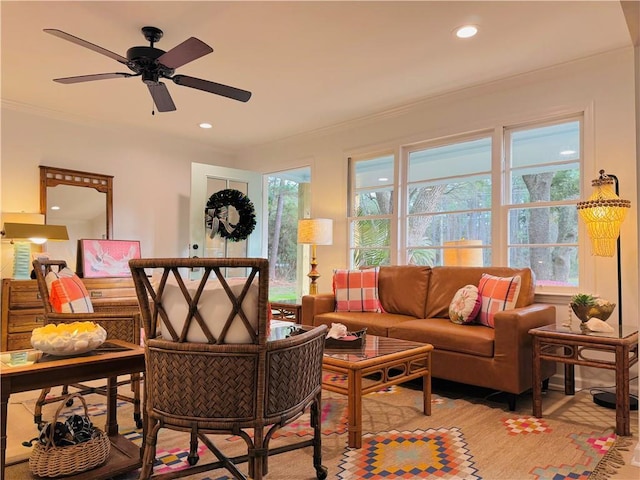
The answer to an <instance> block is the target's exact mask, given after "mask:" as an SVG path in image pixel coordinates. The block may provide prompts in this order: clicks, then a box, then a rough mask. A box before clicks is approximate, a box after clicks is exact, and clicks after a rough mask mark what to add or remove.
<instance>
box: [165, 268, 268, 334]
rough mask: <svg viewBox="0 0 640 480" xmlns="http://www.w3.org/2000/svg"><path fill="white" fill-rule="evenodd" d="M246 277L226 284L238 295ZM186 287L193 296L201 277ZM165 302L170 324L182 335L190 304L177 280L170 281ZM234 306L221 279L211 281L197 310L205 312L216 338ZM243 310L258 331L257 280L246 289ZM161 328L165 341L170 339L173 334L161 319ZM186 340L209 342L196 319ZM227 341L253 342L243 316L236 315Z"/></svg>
mask: <svg viewBox="0 0 640 480" xmlns="http://www.w3.org/2000/svg"><path fill="white" fill-rule="evenodd" d="M245 282H246V279H244V278H228V279H227V283H228V284H229V287H230V289H231V291H232V292H233V294H234V295H236V296H238V295H240V293H241V292H242V290H243V288H244V285H245ZM184 283H185V287H186V288H187V290H188V292H189V295H190V297H191V298H193V296H194V295H195V293H196V291H197V289H198V286H199V285H200V280H186V281H185V282H184ZM162 305H163V307H164V309H165V311H166V312H167V315H168V317H169V319H170V321H171V325H172V326H173V328H174V329H175V330H176V332H177V334H178V335H180V333H181V331H182V329H183V328H184V324H185V320H186V318H187V315H188V312H189V304H188V303H187V300H186V299H185V297H184V295H183V294H182V291H181V290H180V287H179V285H178V284H177V282H175V281H173V280H169V281H167V283H166V285H165V288H164V292H163V294H162ZM232 308H233V306H232V304H231V300H230V299H229V296H228V295H227V292H225V290H224V288H223V287H222V284H221V283H220V281H218V280H209V281H208V282H207V283H206V285H205V288H204V290H203V291H202V294H201V296H200V300H199V301H198V311H199V312H200V314H201V315H202V318H203V320H204V322H205V324H206V325H207V328H208V329H209V330H210V331H211V333H212V335H213V336H214V337H216V338H218V337H219V335H220V333H221V332H222V327H223V326H224V324H225V323H226V321H227V317H228V316H229V314H230V313H231V309H232ZM242 310H243V312H244V313H245V314H246V316H247V319H248V320H249V324H250V325H251V326H252V327H253V329H254V331H257V325H258V285H257V284H256V283H255V282H254V283H253V284H252V285H251V287H249V291H248V292H247V294H246V296H245V298H244V300H243V302H242ZM160 331H161V333H162V338H164V339H165V340H171V338H172V337H171V333H170V331H169V329H168V328H167V327H166V325H165V323H164V321H163V322H161V327H160ZM186 340H187V342H197V343H207V341H208V340H207V337H206V335H205V334H204V331H203V330H202V328H200V325H198V322H197V321H196V320H195V319H193V320H191V323H190V324H189V330H188V332H187V337H186ZM224 341H225V343H251V342H252V339H251V335H250V333H249V332H248V331H247V328H246V327H245V326H244V323H243V322H242V319H241V318H240V316H239V315H237V314H236V316H235V317H234V320H233V322H232V324H231V326H230V327H229V330H228V331H227V333H226V336H225V339H224Z"/></svg>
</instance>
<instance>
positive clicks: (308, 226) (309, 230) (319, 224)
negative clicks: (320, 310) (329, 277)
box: [298, 218, 333, 295]
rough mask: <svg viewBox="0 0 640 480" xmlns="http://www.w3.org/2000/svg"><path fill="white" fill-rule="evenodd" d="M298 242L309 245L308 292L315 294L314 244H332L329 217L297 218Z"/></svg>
mask: <svg viewBox="0 0 640 480" xmlns="http://www.w3.org/2000/svg"><path fill="white" fill-rule="evenodd" d="M298 243H301V244H307V245H311V271H310V272H309V274H308V275H307V276H308V277H309V278H310V279H311V284H310V285H309V293H310V294H311V295H316V294H317V293H318V285H317V283H316V281H317V280H318V277H320V274H319V273H318V269H317V267H318V262H317V261H316V245H332V244H333V220H331V219H330V218H302V219H300V220H298Z"/></svg>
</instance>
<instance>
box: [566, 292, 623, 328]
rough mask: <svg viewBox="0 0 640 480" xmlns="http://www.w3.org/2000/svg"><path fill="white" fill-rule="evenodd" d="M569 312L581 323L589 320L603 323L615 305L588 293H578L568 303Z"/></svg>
mask: <svg viewBox="0 0 640 480" xmlns="http://www.w3.org/2000/svg"><path fill="white" fill-rule="evenodd" d="M569 305H570V306H571V310H573V313H575V314H576V317H578V318H579V319H580V320H581V321H582V322H588V321H589V319H590V318H599V319H600V320H602V321H605V320H606V319H607V318H609V316H610V315H611V313H613V309H614V308H615V307H616V304H615V303H611V302H609V301H607V300H604V299H601V298H598V297H595V296H593V295H591V294H588V293H578V294H576V295H574V296H573V297H571V302H570V303H569Z"/></svg>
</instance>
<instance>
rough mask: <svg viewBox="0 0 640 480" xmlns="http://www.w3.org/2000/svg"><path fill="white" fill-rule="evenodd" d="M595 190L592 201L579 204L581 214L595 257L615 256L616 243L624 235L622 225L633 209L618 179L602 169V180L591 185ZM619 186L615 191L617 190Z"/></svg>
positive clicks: (599, 179)
mask: <svg viewBox="0 0 640 480" xmlns="http://www.w3.org/2000/svg"><path fill="white" fill-rule="evenodd" d="M591 186H593V187H594V188H595V190H594V192H593V193H592V194H591V196H590V197H589V199H588V200H585V201H582V202H578V213H579V214H580V217H581V218H582V219H583V220H584V222H585V224H586V225H587V232H588V233H589V238H590V239H591V254H592V255H596V256H599V257H613V255H614V254H615V253H616V251H617V250H618V249H619V245H618V249H617V248H616V240H618V238H619V236H620V225H621V224H622V222H623V220H624V219H625V217H626V216H627V211H628V210H629V208H631V202H630V201H629V200H623V199H621V198H620V197H619V196H618V178H617V177H616V176H615V175H607V174H605V173H604V170H600V177H598V178H596V179H595V180H593V181H592V182H591ZM614 186H615V190H614Z"/></svg>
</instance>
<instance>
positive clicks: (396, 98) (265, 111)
mask: <svg viewBox="0 0 640 480" xmlns="http://www.w3.org/2000/svg"><path fill="white" fill-rule="evenodd" d="M0 8H1V10H0V15H1V18H2V38H1V39H2V43H1V44H0V49H1V50H0V53H1V59H2V71H1V72H2V101H3V103H4V104H5V105H8V106H11V107H15V108H28V109H34V108H36V109H37V110H40V109H41V110H42V111H43V113H44V114H49V113H50V114H52V115H56V116H57V115H63V116H64V117H65V118H66V117H68V118H71V119H76V120H78V121H96V122H103V123H116V124H127V125H130V126H135V127H139V128H149V129H153V130H156V131H160V132H164V133H165V134H171V135H181V136H186V137H189V138H192V139H194V140H197V141H202V142H207V143H209V144H211V145H213V146H216V147H217V148H221V149H225V150H230V151H232V150H235V149H241V148H243V147H247V146H250V145H256V144H261V143H265V142H269V141H273V140H277V139H281V138H286V137H289V136H292V135H296V134H298V133H302V132H308V131H312V130H315V129H319V128H323V127H326V126H330V125H334V124H337V123H340V122H344V121H348V120H352V119H356V118H360V117H364V116H367V115H371V114H375V113H378V112H381V111H384V110H387V109H390V108H393V107H396V106H399V105H404V104H408V103H411V102H414V101H417V100H419V99H422V98H425V97H429V96H433V95H437V94H441V93H444V92H448V91H452V90H457V89H461V88H464V87H466V86H470V85H475V84H480V83H485V82H488V81H491V80H494V79H498V78H504V77H509V76H513V75H517V74H519V73H522V72H527V71H531V70H536V69H540V68H544V67H548V66H551V65H556V64H559V63H563V62H567V61H571V60H573V59H578V58H582V57H587V56H590V55H594V54H598V53H601V52H606V51H609V50H612V49H617V48H621V47H624V46H629V45H631V44H632V43H631V39H630V36H629V32H628V29H627V26H626V23H625V18H624V15H623V12H622V8H621V7H620V4H619V2H617V1H602V2H597V1H568V2H540V1H529V2H525V1H517V2H502V1H498V2H484V1H470V2H464V1H448V2H429V1H413V2H400V1H389V2H377V1H373V2H371V1H369V2H337V1H333V2H331V1H326V2H303V1H298V2H268V1H267V2H243V1H236V2H215V1H196V2H186V1H183V2H167V1H142V2H123V1H106V2H94V1H87V2H81V1H73V2H57V1H47V2H31V1H15V2H9V1H4V0H3V1H2V3H1V7H0ZM464 23H475V24H477V25H478V26H479V28H480V32H479V34H478V35H477V36H476V37H475V38H473V39H469V40H460V39H457V38H455V36H454V35H453V34H452V31H453V30H454V28H455V27H456V26H459V25H461V24H464ZM145 25H151V26H155V27H158V28H161V29H162V30H164V37H163V38H162V39H161V40H160V42H158V43H157V44H156V45H155V46H156V47H157V48H161V49H163V50H170V49H171V48H173V47H174V46H176V45H178V44H179V43H181V42H182V41H184V40H186V39H187V38H188V37H191V36H194V37H197V38H199V39H200V40H202V41H204V42H205V43H207V44H209V45H210V46H212V47H213V49H214V52H213V53H211V54H209V55H206V56H204V57H202V58H200V59H198V60H195V61H193V62H192V63H189V64H187V65H184V66H182V67H180V68H178V69H177V70H176V73H179V74H183V75H190V76H194V77H198V78H203V79H206V80H212V81H215V82H218V83H223V84H227V85H232V86H236V87H239V88H242V89H246V90H250V91H251V92H253V96H252V98H251V99H250V100H249V102H248V103H241V102H237V101H234V100H230V99H227V98H224V97H220V96H217V95H213V94H209V93H205V92H202V91H199V90H194V89H191V88H188V87H184V86H178V85H175V84H174V83H173V82H171V81H166V83H167V87H168V89H169V91H170V93H171V95H172V97H173V100H174V102H175V104H176V106H177V111H175V112H166V113H156V114H155V115H154V116H152V115H151V110H152V100H151V97H150V95H149V92H148V90H147V87H146V86H145V85H144V84H143V83H142V81H141V80H140V79H139V78H122V79H111V80H101V81H95V82H86V83H78V84H72V85H63V84H58V83H55V82H53V81H52V79H53V78H58V77H68V76H75V75H85V74H95V73H110V72H122V71H127V69H126V67H125V66H123V65H121V64H119V63H118V62H116V61H115V60H112V59H110V58H108V57H106V56H103V55H100V54H98V53H96V52H93V51H91V50H89V49H86V48H83V47H80V46H78V45H75V44H73V43H71V42H68V41H65V40H63V39H60V38H57V37H54V36H51V35H48V34H46V33H44V32H43V31H42V30H43V29H44V28H55V29H60V30H63V31H65V32H67V33H70V34H72V35H75V36H77V37H80V38H82V39H84V40H87V41H89V42H92V43H94V44H97V45H99V46H101V47H103V48H106V49H107V50H111V51H112V52H115V53H118V54H119V55H122V56H126V51H127V49H128V48H130V47H132V46H137V45H148V43H147V41H146V40H145V39H144V37H143V36H142V34H141V32H140V28H141V27H143V26H145ZM203 121H207V122H210V123H212V124H213V126H214V128H213V129H210V130H202V129H200V128H198V126H197V125H198V124H199V123H200V122H203Z"/></svg>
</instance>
